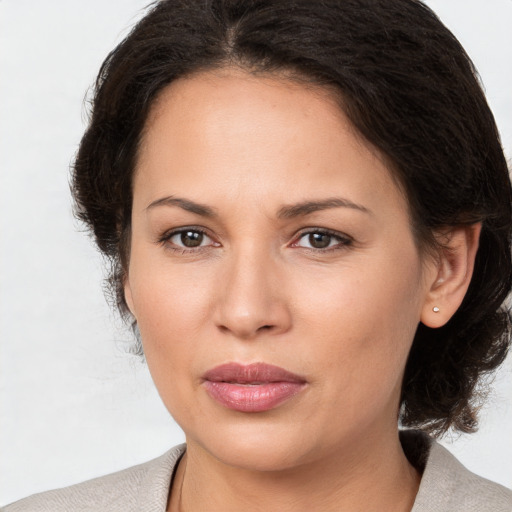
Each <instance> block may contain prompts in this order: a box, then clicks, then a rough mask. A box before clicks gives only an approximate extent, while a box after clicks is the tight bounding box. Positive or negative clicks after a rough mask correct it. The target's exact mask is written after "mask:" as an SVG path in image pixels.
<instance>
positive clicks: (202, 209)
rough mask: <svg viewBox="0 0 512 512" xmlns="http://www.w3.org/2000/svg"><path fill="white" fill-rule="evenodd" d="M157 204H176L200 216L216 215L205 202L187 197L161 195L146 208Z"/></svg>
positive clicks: (148, 208)
mask: <svg viewBox="0 0 512 512" xmlns="http://www.w3.org/2000/svg"><path fill="white" fill-rule="evenodd" d="M157 206H178V207H180V208H182V209H183V210H186V211H187V212H191V213H195V214H196V215H201V216H202V217H215V216H216V215H217V214H216V212H215V210H214V209H213V208H210V207H209V206H206V205H205V204H201V203H196V202H195V201H190V200H189V199H183V198H181V197H174V196H168V197H162V198H161V199H157V200H156V201H153V202H152V203H151V204H150V205H149V206H148V207H147V208H146V210H150V209H151V208H155V207H157Z"/></svg>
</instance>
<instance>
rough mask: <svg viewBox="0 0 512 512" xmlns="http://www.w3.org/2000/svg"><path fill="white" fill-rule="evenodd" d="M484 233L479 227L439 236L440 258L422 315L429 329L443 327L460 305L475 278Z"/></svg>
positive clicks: (434, 269)
mask: <svg viewBox="0 0 512 512" xmlns="http://www.w3.org/2000/svg"><path fill="white" fill-rule="evenodd" d="M481 229H482V224H481V223H478V224H472V225H469V226H457V227H454V228H451V229H449V231H443V232H438V233H436V235H435V236H436V239H437V241H438V242H439V249H438V257H437V259H436V260H435V262H434V268H433V272H432V273H431V275H432V277H431V278H430V283H429V289H428V293H427V296H426V298H425V303H424V304H423V308H422V311H421V321H422V323H423V324H425V325H426V326H427V327H434V328H435V327H441V326H443V325H444V324H446V323H447V322H448V320H450V318H451V317H452V316H453V315H454V314H455V312H456V311H457V309H458V308H459V306H460V305H461V303H462V300H463V299H464V296H465V295H466V292H467V290H468V287H469V283H470V282H471V277H472V275H473V268H474V265H475V257H476V253H477V250H478V240H479V238H480V231H481Z"/></svg>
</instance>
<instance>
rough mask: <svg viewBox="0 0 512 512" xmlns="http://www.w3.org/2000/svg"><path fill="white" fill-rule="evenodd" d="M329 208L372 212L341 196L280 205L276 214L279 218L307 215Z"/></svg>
mask: <svg viewBox="0 0 512 512" xmlns="http://www.w3.org/2000/svg"><path fill="white" fill-rule="evenodd" d="M330 208H351V209H353V210H359V211H361V212H363V213H368V214H372V211H371V210H369V209H368V208H366V207H364V206H362V205H360V204H356V203H353V202H352V201H350V200H348V199H344V198H342V197H330V198H328V199H322V200H319V201H303V202H301V203H296V204H292V205H286V206H282V207H281V208H280V209H279V211H278V213H277V216H278V218H280V219H291V218H295V217H300V216H303V215H309V214H310V213H314V212H317V211H320V210H328V209H330Z"/></svg>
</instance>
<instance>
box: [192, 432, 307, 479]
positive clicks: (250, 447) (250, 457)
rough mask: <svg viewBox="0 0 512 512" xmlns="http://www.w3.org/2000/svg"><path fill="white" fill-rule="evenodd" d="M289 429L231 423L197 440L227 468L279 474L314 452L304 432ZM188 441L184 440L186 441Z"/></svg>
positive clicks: (301, 461) (298, 463)
mask: <svg viewBox="0 0 512 512" xmlns="http://www.w3.org/2000/svg"><path fill="white" fill-rule="evenodd" d="M294 430H295V429H294V428H293V427H290V426H288V428H283V426H276V425H268V424H267V425H265V424H263V425H262V424H257V425H253V426H249V428H248V425H243V424H235V425H231V426H230V428H228V429H222V430H221V429H220V428H215V432H213V431H210V432H209V433H208V435H207V436H205V435H204V432H203V435H202V436H201V438H200V439H197V441H196V442H197V444H199V445H200V446H201V447H202V449H203V450H205V451H206V452H207V453H208V454H210V455H211V456H213V457H214V458H216V459H217V460H219V461H220V462H222V463H223V464H226V465H228V466H233V467H237V468H239V469H245V470H248V471H265V472H271V471H283V470H287V469H291V468H293V467H296V466H298V465H300V464H301V463H303V462H305V461H306V460H308V459H309V458H310V457H309V455H310V454H311V453H312V452H314V451H315V450H314V448H313V447H308V445H307V444H306V443H305V442H304V441H305V439H304V433H303V432H302V433H301V432H300V431H299V429H297V431H294ZM187 441H188V438H187Z"/></svg>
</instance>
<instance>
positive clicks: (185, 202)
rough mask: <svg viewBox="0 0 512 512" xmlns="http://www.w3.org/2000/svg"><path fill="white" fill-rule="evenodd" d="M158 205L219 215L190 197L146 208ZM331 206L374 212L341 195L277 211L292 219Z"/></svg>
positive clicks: (165, 199) (164, 199)
mask: <svg viewBox="0 0 512 512" xmlns="http://www.w3.org/2000/svg"><path fill="white" fill-rule="evenodd" d="M157 206H178V207H179V208H182V209H183V210H186V211H188V212H191V213H195V214H196V215H201V216H202V217H216V216H217V213H216V210H215V209H214V208H211V207H210V206H207V205H205V204H201V203H196V202H195V201H191V200H190V199H183V198H181V197H174V196H168V197H162V198H160V199H157V200H156V201H153V202H152V203H151V204H150V205H149V206H147V208H146V210H150V209H151V208H155V207H157ZM330 208H351V209H353V210H359V211H361V212H363V213H368V214H372V212H371V210H369V209H368V208H366V207H364V206H362V205H360V204H356V203H354V202H352V201H350V200H348V199H344V198H341V197H330V198H328V199H322V200H316V201H315V200H313V201H303V202H300V203H296V204H291V205H285V206H282V207H281V208H280V209H279V210H278V212H277V217H278V218H279V219H292V218H295V217H300V216H305V215H309V214H311V213H314V212H317V211H321V210H328V209H330Z"/></svg>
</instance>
